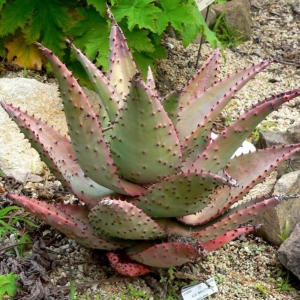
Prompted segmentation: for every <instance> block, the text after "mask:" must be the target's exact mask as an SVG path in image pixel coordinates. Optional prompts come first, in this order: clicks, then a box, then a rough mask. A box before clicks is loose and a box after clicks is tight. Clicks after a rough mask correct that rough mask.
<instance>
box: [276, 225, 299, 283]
mask: <svg viewBox="0 0 300 300" xmlns="http://www.w3.org/2000/svg"><path fill="white" fill-rule="evenodd" d="M299 237H300V223H298V224H297V225H296V227H295V229H294V230H293V232H292V234H291V235H290V236H289V237H288V238H287V239H286V240H285V241H284V243H283V244H282V245H281V246H280V248H279V249H278V253H277V255H278V258H279V260H280V262H281V263H282V264H283V265H284V266H285V267H286V268H287V269H288V270H290V271H291V272H292V273H293V274H294V275H295V276H296V277H297V278H298V279H300V264H299V261H300V238H299Z"/></svg>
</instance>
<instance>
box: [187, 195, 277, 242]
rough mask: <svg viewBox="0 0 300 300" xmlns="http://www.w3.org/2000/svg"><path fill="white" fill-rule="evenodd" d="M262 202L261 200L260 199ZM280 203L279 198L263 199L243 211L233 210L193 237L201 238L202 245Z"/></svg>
mask: <svg viewBox="0 0 300 300" xmlns="http://www.w3.org/2000/svg"><path fill="white" fill-rule="evenodd" d="M259 200H261V199H259ZM279 203H280V198H279V197H277V196H273V197H269V198H263V200H262V201H259V202H254V203H251V204H250V205H249V206H246V207H245V208H243V209H240V210H239V209H236V208H234V207H233V208H232V210H231V211H230V213H228V214H227V215H226V216H224V217H222V218H221V219H220V220H218V221H217V222H214V223H213V224H212V225H210V226H207V227H206V228H205V229H203V230H200V231H197V232H193V233H192V234H191V235H192V237H194V238H199V239H200V241H201V242H202V243H205V242H208V241H210V240H213V239H215V238H217V237H219V236H221V235H223V234H224V233H226V232H227V231H230V230H234V229H236V228H238V227H239V225H240V224H244V223H247V222H248V221H250V220H252V219H253V218H254V217H255V216H256V215H257V214H260V213H263V212H265V211H266V210H268V209H270V208H272V207H275V206H276V205H278V204H279Z"/></svg>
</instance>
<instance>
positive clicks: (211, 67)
mask: <svg viewBox="0 0 300 300" xmlns="http://www.w3.org/2000/svg"><path fill="white" fill-rule="evenodd" d="M219 56H220V50H219V49H216V50H214V51H213V53H212V54H211V56H210V57H209V58H208V59H207V61H206V62H205V63H204V64H203V65H202V67H201V69H199V70H198V72H197V73H196V74H195V75H194V76H193V78H192V79H191V80H190V81H189V82H188V83H187V84H186V85H185V86H184V87H183V89H182V91H181V93H182V96H181V97H180V101H179V107H187V106H188V105H189V104H190V101H192V100H194V99H196V98H199V96H200V95H201V94H202V93H203V92H204V91H205V90H206V89H207V88H209V87H210V86H211V85H212V84H213V83H214V81H215V80H216V77H217V67H218V59H219Z"/></svg>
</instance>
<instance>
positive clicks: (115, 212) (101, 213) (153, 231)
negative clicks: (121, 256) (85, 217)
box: [89, 199, 165, 240]
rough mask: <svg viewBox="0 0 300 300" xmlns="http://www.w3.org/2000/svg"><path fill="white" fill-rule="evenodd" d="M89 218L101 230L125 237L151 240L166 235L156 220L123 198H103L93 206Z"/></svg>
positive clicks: (108, 233)
mask: <svg viewBox="0 0 300 300" xmlns="http://www.w3.org/2000/svg"><path fill="white" fill-rule="evenodd" d="M89 220H90V223H91V224H92V225H93V226H94V227H95V228H96V229H97V230H98V231H99V232H102V233H103V234H105V235H110V236H115V237H121V238H123V239H132V240H149V239H155V238H158V237H163V236H165V232H164V230H163V228H162V227H160V226H159V225H158V224H157V223H156V222H155V221H154V220H152V219H151V218H150V217H149V216H147V215H146V214H145V213H144V212H143V211H142V210H140V209H139V208H137V207H136V206H134V205H133V204H131V203H129V202H127V201H123V200H117V199H103V200H102V201H101V202H100V204H99V205H97V206H95V207H93V209H92V210H91V213H90V214H89ZM133 228H134V230H133Z"/></svg>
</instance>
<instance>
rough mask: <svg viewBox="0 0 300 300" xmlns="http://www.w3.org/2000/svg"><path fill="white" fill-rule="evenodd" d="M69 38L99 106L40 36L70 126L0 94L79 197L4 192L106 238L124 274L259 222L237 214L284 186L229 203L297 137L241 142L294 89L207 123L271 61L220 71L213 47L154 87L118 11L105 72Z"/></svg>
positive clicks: (80, 236) (89, 243) (93, 244)
mask: <svg viewBox="0 0 300 300" xmlns="http://www.w3.org/2000/svg"><path fill="white" fill-rule="evenodd" d="M67 42H68V44H69V46H70V48H71V50H72V51H73V52H74V54H75V56H76V58H77V59H78V61H79V62H80V63H81V64H82V65H83V66H84V68H85V70H86V72H87V74H88V76H89V78H90V81H91V83H92V84H93V86H94V89H95V91H96V92H97V93H98V95H99V99H100V100H99V101H100V102H99V103H98V104H99V107H100V112H99V113H98V114H96V113H95V112H94V110H93V107H92V106H91V104H90V102H89V100H88V97H87V96H86V95H85V93H84V91H83V89H82V88H81V87H80V85H79V84H78V82H77V80H76V79H75V78H74V77H73V75H72V73H71V72H70V71H69V70H68V69H67V68H66V66H65V65H64V64H63V63H62V62H61V61H60V60H59V59H58V58H57V57H56V56H55V55H54V54H53V53H52V52H51V51H50V50H49V49H47V48H45V47H43V46H42V45H40V44H38V46H39V48H40V49H41V51H42V52H43V53H44V55H45V56H46V58H47V59H48V61H49V62H50V63H51V66H52V68H53V72H54V74H55V75H56V78H57V80H58V83H59V88H60V92H61V96H62V99H63V104H64V112H65V116H66V120H67V124H68V133H69V135H68V136H64V135H62V134H61V133H60V132H58V131H57V130H55V129H54V128H53V127H51V126H49V125H48V124H47V123H46V122H43V121H42V120H40V119H36V118H35V117H34V116H31V115H29V114H28V113H26V112H23V111H21V109H19V108H16V107H13V106H12V105H10V104H7V103H3V102H2V103H1V105H2V107H3V108H4V109H5V110H6V111H7V113H8V114H9V115H10V116H11V118H12V119H13V120H14V121H15V122H16V123H17V124H18V125H19V127H20V129H21V131H22V132H23V133H24V134H25V137H26V138H27V139H28V140H29V141H30V143H31V145H32V147H34V148H35V149H36V150H37V151H38V152H39V153H40V155H41V158H42V160H43V161H44V162H45V163H46V164H47V165H48V167H49V168H50V169H51V170H52V172H53V173H54V175H55V176H56V177H57V178H58V179H59V180H60V181H61V182H62V183H63V184H64V186H66V187H67V188H68V189H69V190H70V192H71V193H73V194H74V195H75V196H76V197H77V198H78V199H79V200H81V201H80V203H81V204H78V205H77V204H63V203H52V204H51V203H45V202H42V201H38V200H36V199H31V198H28V197H25V196H23V195H17V194H12V193H9V194H8V195H7V197H8V198H10V199H11V200H12V201H13V202H14V203H15V204H18V205H20V206H23V207H24V208H25V209H27V210H29V211H30V212H32V213H33V214H35V215H36V216H38V217H39V218H41V219H42V220H44V221H45V222H47V223H48V224H50V225H51V226H53V227H55V228H56V229H58V230H59V231H61V232H63V233H64V234H65V235H67V236H69V237H71V238H73V239H74V240H76V241H77V242H78V243H80V244H81V245H83V246H85V247H89V248H95V249H104V250H107V251H108V253H107V257H108V258H109V260H110V262H111V265H112V266H113V267H114V268H115V269H116V270H117V271H118V272H120V273H121V274H126V275H129V276H136V275H142V274H145V273H147V272H149V271H150V270H151V267H162V268H169V267H173V266H179V265H182V264H184V263H186V262H188V261H190V260H196V259H199V257H201V255H202V254H203V252H205V251H206V252H209V251H213V250H215V249H217V248H219V247H221V246H222V245H223V244H224V243H227V242H229V241H231V240H232V239H234V238H235V237H237V236H238V235H240V234H243V233H245V232H249V231H251V230H254V229H256V228H257V227H258V226H260V225H258V226H250V225H248V226H241V225H242V224H245V223H247V222H248V221H249V220H251V219H253V217H254V216H255V215H256V214H258V213H262V212H264V211H266V210H268V209H269V208H271V207H274V206H276V205H277V204H278V203H279V202H280V201H281V199H282V197H280V196H279V195H274V196H268V197H263V198H259V199H252V200H250V201H247V202H243V203H241V204H238V205H235V206H232V205H233V204H234V203H236V202H237V201H239V200H240V199H241V198H242V197H243V196H244V195H245V194H246V193H247V192H248V191H249V190H250V189H251V188H252V187H253V186H254V185H256V184H257V183H258V182H260V181H262V180H263V178H264V177H265V176H266V175H267V174H268V173H270V172H271V171H272V170H273V169H275V168H276V167H277V166H278V165H279V164H280V163H281V162H282V161H284V160H286V159H289V158H290V157H291V155H293V154H294V153H296V152H298V151H299V150H300V144H294V145H289V146H279V147H271V148H267V149H263V150H257V151H249V152H248V151H247V152H248V153H242V152H243V151H241V149H242V150H243V148H241V145H242V144H243V143H245V142H244V141H245V139H246V138H247V137H248V136H249V135H250V134H251V132H252V131H253V130H254V129H255V127H256V126H257V125H258V124H259V123H260V122H261V121H262V120H264V119H265V117H266V116H267V115H268V114H269V113H271V112H272V111H274V110H276V109H277V108H279V106H280V105H281V104H283V103H285V102H287V101H289V100H291V99H293V98H294V97H297V96H299V94H300V89H295V90H291V91H288V92H285V93H282V94H278V95H273V96H271V97H269V98H266V99H264V100H263V101H260V102H258V104H256V105H254V106H253V107H252V108H251V109H249V110H246V112H245V113H244V115H242V116H240V117H239V118H238V119H237V120H236V121H234V122H233V123H232V124H230V125H229V126H227V127H226V128H225V129H224V131H222V132H220V133H219V134H218V135H215V134H214V133H213V131H212V124H213V122H214V121H215V120H216V119H217V117H218V116H219V115H220V113H221V112H222V110H223V109H224V107H225V106H226V105H227V104H228V102H229V101H230V100H231V98H232V96H233V95H234V94H235V93H236V92H237V91H238V90H239V89H241V88H242V87H243V86H244V85H245V84H246V83H247V82H248V81H249V80H251V79H252V78H253V77H254V76H255V75H256V74H257V73H258V72H260V71H261V70H263V69H264V68H266V67H267V66H269V64H270V63H271V61H262V62H259V63H257V64H253V65H251V66H250V67H248V68H244V69H243V70H240V71H237V72H235V73H234V74H232V75H230V76H228V77H226V78H224V79H222V80H217V77H216V75H217V66H218V58H219V51H218V50H215V51H214V52H213V53H212V55H211V56H210V57H209V58H208V60H207V61H206V62H205V63H204V64H203V67H202V68H201V69H199V70H198V71H197V73H196V74H195V75H194V77H193V78H192V79H191V80H190V81H189V82H188V83H187V84H186V85H185V86H184V87H183V88H182V89H181V90H180V91H173V92H171V93H170V94H169V95H167V96H166V97H163V98H161V97H160V96H159V94H158V91H157V90H156V88H155V81H154V78H153V74H152V72H151V70H150V68H149V69H148V74H147V79H146V80H145V81H143V79H142V76H141V74H140V73H139V72H138V70H137V67H136V65H135V62H134V60H133V58H132V55H131V53H130V50H129V48H128V46H127V43H126V39H125V37H124V35H123V33H122V31H121V29H120V28H119V26H118V25H117V24H116V23H115V22H114V21H113V24H112V28H111V34H110V56H109V69H108V72H107V73H106V74H104V73H103V72H102V71H100V70H99V69H98V68H97V67H96V66H95V65H94V64H93V63H92V62H91V61H90V60H89V59H88V58H87V57H86V56H85V55H84V54H83V53H82V52H81V51H80V50H78V49H77V48H76V47H75V46H74V45H73V44H72V43H71V42H69V41H67ZM252 150H253V149H252ZM237 151H239V152H237ZM238 153H239V154H241V155H237V154H238ZM286 198H288V197H286Z"/></svg>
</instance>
